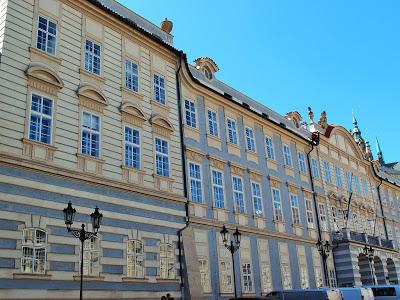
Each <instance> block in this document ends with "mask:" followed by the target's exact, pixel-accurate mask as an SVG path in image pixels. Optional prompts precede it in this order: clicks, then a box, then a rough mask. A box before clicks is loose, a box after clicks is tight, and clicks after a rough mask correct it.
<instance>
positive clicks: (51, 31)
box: [36, 16, 57, 55]
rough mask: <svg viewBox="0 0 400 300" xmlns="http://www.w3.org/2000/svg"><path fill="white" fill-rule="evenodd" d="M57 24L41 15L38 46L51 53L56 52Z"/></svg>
mask: <svg viewBox="0 0 400 300" xmlns="http://www.w3.org/2000/svg"><path fill="white" fill-rule="evenodd" d="M56 42H57V25H56V23H55V22H53V21H50V20H48V19H47V18H45V17H42V16H39V19H38V31H37V41H36V48H38V49H39V50H42V51H44V52H46V53H48V54H50V55H55V54H56Z"/></svg>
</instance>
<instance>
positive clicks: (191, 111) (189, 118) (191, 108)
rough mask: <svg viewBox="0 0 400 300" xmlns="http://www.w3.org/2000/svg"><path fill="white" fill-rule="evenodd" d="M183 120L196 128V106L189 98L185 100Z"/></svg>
mask: <svg viewBox="0 0 400 300" xmlns="http://www.w3.org/2000/svg"><path fill="white" fill-rule="evenodd" d="M185 121H186V125H187V126H189V127H192V128H196V125H197V124H196V106H195V103H194V102H193V101H190V100H189V99H186V100H185Z"/></svg>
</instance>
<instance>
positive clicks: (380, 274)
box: [374, 256, 387, 284]
mask: <svg viewBox="0 0 400 300" xmlns="http://www.w3.org/2000/svg"><path fill="white" fill-rule="evenodd" d="M374 268H375V276H376V281H377V284H387V282H386V276H385V268H384V267H383V263H382V260H381V259H380V258H379V256H375V257H374Z"/></svg>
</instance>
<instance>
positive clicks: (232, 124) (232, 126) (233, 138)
mask: <svg viewBox="0 0 400 300" xmlns="http://www.w3.org/2000/svg"><path fill="white" fill-rule="evenodd" d="M226 127H227V128H228V141H229V143H231V144H235V145H237V143H238V141H237V131H236V121H235V120H233V119H227V120H226Z"/></svg>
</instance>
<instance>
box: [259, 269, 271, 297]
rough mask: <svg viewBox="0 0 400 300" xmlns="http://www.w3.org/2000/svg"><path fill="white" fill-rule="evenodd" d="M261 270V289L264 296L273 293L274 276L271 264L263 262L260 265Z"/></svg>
mask: <svg viewBox="0 0 400 300" xmlns="http://www.w3.org/2000/svg"><path fill="white" fill-rule="evenodd" d="M260 268H261V270H260V271H261V289H262V293H263V294H267V293H268V292H270V291H272V276H271V269H270V266H269V263H267V262H263V263H261V264H260Z"/></svg>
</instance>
